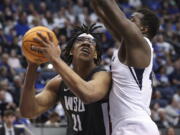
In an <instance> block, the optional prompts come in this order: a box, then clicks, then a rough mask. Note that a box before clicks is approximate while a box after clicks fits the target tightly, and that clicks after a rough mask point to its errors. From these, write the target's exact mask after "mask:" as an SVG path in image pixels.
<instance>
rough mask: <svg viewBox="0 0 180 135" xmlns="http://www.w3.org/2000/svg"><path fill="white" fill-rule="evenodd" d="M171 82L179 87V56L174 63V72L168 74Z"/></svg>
mask: <svg viewBox="0 0 180 135" xmlns="http://www.w3.org/2000/svg"><path fill="white" fill-rule="evenodd" d="M170 78H171V80H172V84H174V85H175V86H177V87H179V86H180V58H179V59H177V60H176V61H175V63H174V72H173V73H172V74H171V76H170Z"/></svg>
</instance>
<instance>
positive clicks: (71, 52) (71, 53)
mask: <svg viewBox="0 0 180 135" xmlns="http://www.w3.org/2000/svg"><path fill="white" fill-rule="evenodd" d="M73 51H74V49H73V47H72V48H71V51H70V55H71V56H72V55H73Z"/></svg>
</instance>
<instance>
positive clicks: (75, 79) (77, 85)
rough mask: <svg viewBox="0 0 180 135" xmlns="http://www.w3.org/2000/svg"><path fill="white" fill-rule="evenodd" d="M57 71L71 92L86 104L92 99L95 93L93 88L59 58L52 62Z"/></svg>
mask: <svg viewBox="0 0 180 135" xmlns="http://www.w3.org/2000/svg"><path fill="white" fill-rule="evenodd" d="M52 64H53V66H54V68H55V69H56V71H57V72H58V73H59V74H60V76H61V77H62V80H63V81H64V82H65V83H66V84H67V85H68V87H69V88H70V89H71V91H72V92H73V93H74V94H75V95H76V96H78V97H79V98H81V99H82V100H83V101H84V102H86V101H87V100H89V99H88V98H91V95H92V94H93V92H94V89H93V86H91V85H89V84H88V83H87V82H86V81H84V80H83V79H82V78H81V77H80V76H79V75H77V73H75V72H74V71H73V70H72V69H71V68H70V67H69V66H68V65H67V64H66V63H65V62H64V61H63V60H62V59H60V58H58V59H55V60H53V61H52Z"/></svg>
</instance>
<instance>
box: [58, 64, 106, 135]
mask: <svg viewBox="0 0 180 135" xmlns="http://www.w3.org/2000/svg"><path fill="white" fill-rule="evenodd" d="M100 71H105V69H103V68H102V67H96V68H95V69H94V70H92V72H91V73H90V74H89V75H88V77H87V78H86V81H89V80H91V78H92V76H93V74H94V73H96V72H100ZM59 97H60V101H61V103H62V105H63V108H64V110H65V113H66V116H67V121H68V127H67V135H107V134H108V132H109V131H108V129H109V127H108V124H109V119H108V115H107V114H108V112H107V99H103V100H100V101H98V102H95V103H91V104H84V103H83V102H82V101H81V100H80V99H79V98H78V97H76V96H75V95H74V94H73V93H72V92H71V91H70V90H69V88H68V87H67V86H66V85H65V83H64V82H63V81H62V82H61V84H60V90H59ZM105 121H106V122H105Z"/></svg>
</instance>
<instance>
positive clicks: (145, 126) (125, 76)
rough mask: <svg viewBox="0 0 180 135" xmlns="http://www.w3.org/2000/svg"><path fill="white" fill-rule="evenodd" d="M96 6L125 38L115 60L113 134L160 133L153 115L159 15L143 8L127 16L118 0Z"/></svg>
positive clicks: (96, 0) (104, 0)
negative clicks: (154, 60) (153, 43)
mask: <svg viewBox="0 0 180 135" xmlns="http://www.w3.org/2000/svg"><path fill="white" fill-rule="evenodd" d="M92 4H93V7H94V9H95V11H96V13H97V14H98V15H99V17H100V18H101V19H102V21H103V22H104V24H105V25H106V26H107V28H109V30H110V31H111V33H112V34H113V36H114V37H115V38H116V39H117V40H119V41H121V46H120V48H119V50H118V51H116V52H115V53H114V56H113V58H112V64H111V71H112V80H113V86H112V90H111V92H110V97H109V98H110V99H109V100H110V101H109V102H110V116H111V122H112V135H159V132H158V128H157V126H156V124H155V123H154V122H153V121H152V120H151V118H150V109H149V105H150V100H151V94H152V81H151V73H152V65H153V48H152V44H151V42H150V40H151V39H152V38H153V37H154V36H155V34H156V33H157V31H158V28H159V20H158V18H157V17H156V15H155V14H154V13H153V12H152V11H150V10H148V9H142V10H139V11H137V12H135V13H133V14H132V17H131V19H128V18H126V16H125V15H124V13H123V12H122V11H121V10H120V9H119V7H118V5H117V4H116V2H115V0H93V1H92Z"/></svg>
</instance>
